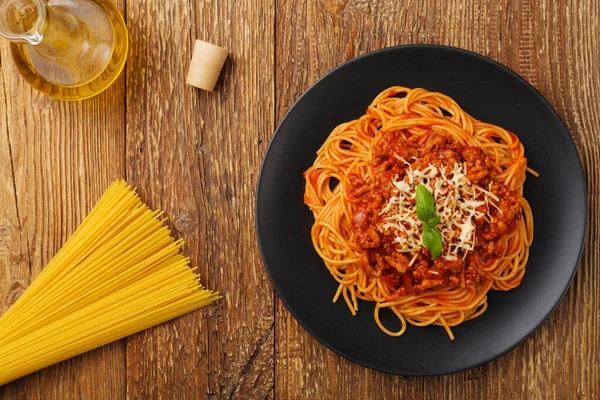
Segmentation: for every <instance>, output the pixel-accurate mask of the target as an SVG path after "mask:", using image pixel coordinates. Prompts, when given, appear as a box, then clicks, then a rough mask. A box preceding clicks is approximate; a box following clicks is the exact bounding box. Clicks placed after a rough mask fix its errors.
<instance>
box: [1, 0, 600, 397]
mask: <svg viewBox="0 0 600 400" xmlns="http://www.w3.org/2000/svg"><path fill="white" fill-rule="evenodd" d="M118 5H119V7H120V9H121V10H122V11H123V13H124V15H125V18H126V21H127V24H128V26H129V31H130V35H131V49H130V55H129V59H128V63H127V66H126V70H125V73H124V74H123V75H122V76H121V77H120V79H119V80H117V82H116V83H115V84H114V85H113V86H112V87H111V88H110V89H109V90H108V91H106V92H105V93H103V94H101V95H99V96H97V97H95V98H93V99H90V100H86V101H82V102H76V103H65V102H59V101H55V100H52V99H49V98H46V97H44V96H41V95H39V94H38V93H36V92H35V91H33V90H32V89H30V88H29V87H28V86H27V85H26V84H25V83H24V81H23V80H22V79H21V77H20V76H19V75H18V73H17V71H16V69H15V67H14V65H13V63H12V60H11V57H10V53H9V50H8V46H7V44H6V42H5V41H2V45H1V47H0V50H1V53H0V63H1V64H0V97H2V101H0V312H3V311H5V310H6V309H7V308H8V307H9V306H10V304H12V302H14V300H15V299H16V298H17V297H18V296H19V294H20V293H21V292H22V291H23V290H24V289H25V288H26V287H27V285H28V284H29V283H30V282H31V280H32V279H33V278H34V277H35V276H36V275H37V274H38V273H39V272H40V271H41V269H42V268H43V266H44V265H45V264H46V263H47V262H48V261H49V259H50V258H51V257H52V255H53V254H54V253H55V252H56V251H57V250H58V248H59V247H60V245H61V244H62V243H63V242H64V241H65V240H66V239H67V237H68V236H69V234H70V233H71V232H72V231H73V230H74V229H75V228H76V226H77V225H78V224H79V222H81V220H82V219H83V217H84V216H85V215H86V213H87V212H88V211H89V210H90V209H91V207H92V206H93V204H94V202H95V201H96V200H97V198H98V197H99V196H100V195H101V193H102V191H103V190H104V189H105V188H106V187H107V185H108V183H109V182H110V181H112V180H113V179H115V178H117V177H125V178H126V179H127V180H128V181H129V182H131V183H132V184H134V185H135V186H137V187H138V188H139V190H140V193H141V194H142V197H143V198H144V199H145V200H146V201H147V202H148V203H149V204H150V205H151V206H153V207H157V208H158V207H160V208H163V209H165V210H166V212H167V214H168V215H169V216H170V218H171V225H172V227H173V228H174V232H175V234H176V235H177V236H179V237H183V238H184V239H185V240H186V242H187V245H186V250H187V252H188V253H189V254H190V256H191V257H192V259H193V261H194V262H195V263H197V264H198V265H199V266H200V270H201V272H202V275H203V280H204V283H205V284H207V285H208V286H209V287H211V288H215V289H218V290H220V291H221V292H223V293H224V294H225V299H223V300H222V301H220V302H219V303H217V304H215V305H214V306H211V307H209V308H208V309H204V310H201V311H199V312H196V313H192V314H190V315H187V316H185V317H182V318H180V319H177V320H175V321H173V322H169V323H167V324H164V325H162V326H159V327H156V328H153V329H150V330H148V331H146V332H142V333H140V334H137V335H134V336H133V337H130V338H128V339H127V340H121V341H119V342H116V343H113V344H110V345H108V346H105V347H103V348H101V349H97V350H95V351H92V352H90V353H87V354H83V355H81V356H79V357H75V358H73V359H71V360H68V361H65V362H62V363H60V364H58V365H56V366H52V367H49V368H47V369H45V370H43V371H40V372H37V373H34V374H32V375H30V376H27V377H24V378H22V379H19V380H17V381H15V382H12V383H10V384H8V385H5V386H4V387H0V398H6V399H13V398H22V399H38V398H39V399H71V398H83V399H92V398H98V399H118V398H125V397H129V398H175V399H184V398H190V399H191V398H214V399H220V398H261V399H262V398H310V399H315V398H332V399H334V398H335V399H338V398H339V399H345V398H352V399H353V398H356V399H363V398H364V399H368V398H373V399H376V398H427V399H429V398H431V399H438V398H450V399H482V398H499V399H519V398H531V399H535V398H540V399H542V398H543V399H545V398H558V399H566V398H568V399H590V400H591V399H598V398H600V365H599V364H600V358H599V352H600V311H599V310H600V283H599V282H600V245H599V243H600V215H599V214H600V203H599V199H600V134H599V133H598V130H599V127H600V106H599V105H600V83H599V82H600V81H599V80H598V76H599V75H600V3H599V2H598V0H587V1H585V0H581V1H572V0H554V1H551V0H540V1H537V0H500V1H492V2H480V1H476V0H462V1H460V0H421V1H416V0H414V1H411V0H408V1H403V2H400V1H398V2H394V1H377V0H355V1H353V0H321V1H306V0H288V1H284V0H271V1H267V0H237V1H226V0H218V1H217V0H212V1H200V0H193V1H189V0H170V1H159V0H146V1H126V0H119V2H118ZM196 38H200V39H204V40H207V41H209V42H213V43H215V44H217V45H220V46H223V47H226V48H228V49H229V50H230V54H231V57H230V59H229V60H228V61H227V63H226V65H225V69H224V72H223V74H222V77H221V81H220V82H219V83H218V85H217V88H216V90H215V92H214V93H212V94H211V93H206V92H201V91H198V90H196V89H193V88H191V87H189V86H187V85H186V84H185V83H184V79H185V72H186V69H187V64H188V62H189V59H190V58H191V49H192V48H193V40H194V39H196ZM404 43H438V44H447V45H452V46H457V47H462V48H466V49H469V50H473V51H476V52H478V53H481V54H484V55H487V56H489V57H491V58H493V59H495V60H498V61H500V62H501V63H503V64H505V65H507V66H509V67H510V68H512V69H513V70H515V71H517V72H518V73H520V74H521V75H522V76H524V77H525V78H526V79H527V80H529V82H531V83H532V84H533V85H534V86H535V87H536V88H538V89H539V90H540V91H541V92H542V94H543V95H544V96H546V98H547V99H548V100H549V101H550V102H551V103H552V105H553V106H554V107H555V109H556V110H557V111H558V113H559V114H560V115H561V117H562V118H563V120H564V121H565V122H566V124H567V126H568V128H569V130H570V131H571V133H572V135H573V138H574V140H575V143H576V145H577V148H578V150H579V154H580V156H581V159H582V161H583V164H584V167H585V169H586V172H587V182H588V189H589V205H590V215H589V232H588V238H587V244H586V250H585V253H584V256H583V260H582V263H581V267H580V269H579V272H578V274H577V276H576V277H575V281H574V283H573V285H572V286H571V288H570V290H569V291H568V293H567V295H566V297H565V299H564V300H563V302H562V303H561V304H560V305H559V306H558V308H557V309H556V311H555V312H554V313H553V314H552V316H551V318H550V319H549V321H548V322H547V323H546V324H544V325H543V327H542V328H541V329H540V330H539V331H538V332H537V333H535V334H534V335H533V336H532V337H531V338H530V339H529V340H527V341H526V342H525V343H524V344H522V345H521V346H519V347H518V348H517V349H515V350H514V351H512V352H510V353H509V354H507V355H505V356H504V357H502V358H500V359H498V360H496V361H494V362H492V363H490V364H488V365H485V366H483V367H479V368H475V369H473V370H470V371H466V372H463V373H458V374H454V375H448V376H443V377H432V378H415V377H402V376H394V375H389V374H383V373H378V372H375V371H372V370H368V369H365V368H362V367H359V366H357V365H355V364H353V363H351V362H349V361H347V360H345V359H343V358H340V357H339V356H337V355H336V354H334V353H333V352H331V351H329V350H327V349H326V348H324V347H323V346H322V345H320V344H319V343H318V342H317V341H316V340H315V339H313V338H312V337H311V336H310V335H308V334H307V333H306V332H305V331H304V330H303V328H301V327H300V326H299V325H298V323H297V322H296V321H295V320H294V319H293V318H292V317H291V316H290V314H289V313H288V312H287V310H286V309H285V307H284V306H283V304H282V303H281V302H280V301H279V300H278V299H277V297H276V296H275V294H274V292H273V289H272V286H271V285H270V283H269V282H268V279H267V277H266V274H265V272H264V269H263V266H262V262H261V260H260V256H259V254H258V248H257V244H256V239H255V236H254V226H253V222H252V221H253V197H254V188H255V184H256V179H257V176H258V169H259V166H260V162H261V159H262V156H263V155H264V152H265V150H266V147H267V145H268V141H269V139H270V137H271V135H272V133H273V131H274V128H275V125H276V123H277V122H278V121H279V120H280V119H281V118H282V117H283V115H284V113H285V112H286V110H287V109H288V108H289V107H290V105H291V104H292V103H293V102H294V100H295V99H297V98H298V96H300V94H302V92H304V91H305V90H306V89H307V88H308V87H309V86H310V85H311V84H312V83H313V82H315V81H316V80H317V79H318V78H319V77H320V76H321V75H323V74H324V73H325V72H327V71H329V70H330V69H331V68H333V67H335V66H336V65H338V64H340V63H342V62H343V61H346V60H349V59H351V58H353V57H356V56H357V55H360V54H364V53H366V52H369V51H372V50H375V49H379V48H382V47H386V46H391V45H397V44H404Z"/></svg>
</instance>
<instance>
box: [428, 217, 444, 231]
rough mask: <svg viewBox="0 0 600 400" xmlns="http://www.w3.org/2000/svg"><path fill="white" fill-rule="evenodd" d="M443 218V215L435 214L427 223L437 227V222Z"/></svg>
mask: <svg viewBox="0 0 600 400" xmlns="http://www.w3.org/2000/svg"><path fill="white" fill-rule="evenodd" d="M441 220H442V217H440V216H439V215H438V216H435V217H431V218H429V219H428V220H427V225H429V226H430V227H432V228H435V227H436V226H437V224H439V223H440V221H441Z"/></svg>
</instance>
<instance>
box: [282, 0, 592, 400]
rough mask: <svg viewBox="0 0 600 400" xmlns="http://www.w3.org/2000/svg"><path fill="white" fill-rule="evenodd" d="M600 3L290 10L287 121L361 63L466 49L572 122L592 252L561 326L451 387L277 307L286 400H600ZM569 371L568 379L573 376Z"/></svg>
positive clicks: (375, 4)
mask: <svg viewBox="0 0 600 400" xmlns="http://www.w3.org/2000/svg"><path fill="white" fill-rule="evenodd" d="M599 15H600V12H599V9H598V3H597V2H587V3H586V2H581V3H576V2H563V1H554V2H551V1H541V2H537V1H532V0H525V1H507V0H504V1H500V2H490V3H489V4H486V5H484V4H481V3H480V2H476V1H458V0H457V1H441V0H440V1H438V0H429V1H420V2H415V1H413V2H411V1H409V2H379V1H375V0H373V1H368V0H365V1H344V0H338V1H336V0H321V1H320V2H304V1H301V0H296V1H279V2H278V7H277V35H276V60H277V68H276V76H275V91H276V94H277V97H276V100H277V101H276V112H277V119H278V120H279V119H281V118H282V117H283V115H284V114H285V112H286V111H287V109H288V108H289V106H290V105H291V104H292V103H293V101H294V100H295V99H296V98H297V97H298V96H299V95H300V94H301V93H302V92H304V91H305V90H306V89H307V88H308V87H309V86H310V85H311V84H312V83H314V81H315V80H317V79H318V78H319V77H320V76H322V75H323V74H324V73H326V72H327V71H329V70H330V69H332V68H333V67H335V66H337V65H338V64H340V63H342V62H343V61H346V60H349V59H351V58H353V57H355V56H357V55H359V54H363V53H366V52H368V51H372V50H376V49H379V48H382V47H387V46H391V45H397V44H404V43H435V44H447V45H452V46H457V47H461V48H465V49H469V50H473V51H476V52H478V53H481V54H484V55H487V56H489V57H491V58H493V59H496V60H498V61H500V62H501V63H503V64H505V65H508V66H509V67H510V68H512V69H513V70H515V71H517V72H518V73H520V74H521V75H522V76H524V77H525V78H526V79H527V80H529V82H530V83H532V84H533V85H534V86H536V87H537V88H538V89H539V90H540V91H541V92H542V94H544V95H545V96H546V97H547V98H548V99H549V100H550V101H551V103H552V104H553V105H554V107H555V108H556V109H557V111H558V112H559V114H560V115H561V117H562V118H563V119H564V120H565V121H566V123H567V125H568V127H569V129H570V131H571V132H572V134H573V137H574V139H575V141H576V143H577V146H578V150H579V152H580V155H581V158H582V161H583V164H584V167H585V168H586V171H587V174H588V186H589V201H590V217H589V235H588V240H587V247H586V248H587V250H586V253H585V254H584V258H583V262H582V264H581V268H580V270H579V273H578V274H577V276H576V279H575V282H574V284H573V286H572V287H571V289H570V290H569V292H568V294H567V296H566V297H565V299H564V301H563V302H562V303H561V304H560V306H559V307H558V309H557V310H556V311H555V312H554V314H553V315H552V317H551V318H550V320H549V321H548V322H547V323H546V324H545V325H544V326H543V327H542V329H540V330H539V331H538V332H537V333H536V334H535V335H534V336H533V337H532V338H530V339H529V340H527V341H526V342H525V343H524V344H523V345H521V346H519V347H518V348H517V349H516V350H514V351H512V352H511V353H509V354H507V355H506V356H504V357H502V358H500V359H499V360H496V361H494V362H492V363H490V364H488V365H485V366H483V367H480V368H475V369H473V370H470V371H466V372H463V373H458V374H454V375H449V376H443V377H433V378H414V377H401V376H393V375H386V374H382V373H378V372H375V371H372V370H368V369H365V368H362V367H359V366H357V365H355V364H352V363H351V362H349V361H347V360H345V359H343V358H341V357H339V356H337V355H336V354H334V353H333V352H331V351H329V350H327V349H326V348H324V347H323V346H321V345H320V344H319V343H318V342H317V341H316V340H315V339H313V338H312V337H310V335H308V334H307V333H306V332H305V331H304V330H303V329H302V328H301V327H299V325H298V323H297V322H296V321H295V320H294V319H293V318H292V317H291V316H290V314H289V313H288V311H287V310H286V309H285V306H284V305H283V304H282V303H281V302H280V301H277V311H276V319H275V320H276V325H275V329H276V337H277V341H276V369H275V370H276V385H275V387H276V397H278V398H279V397H281V398H300V397H306V398H317V397H320V398H323V397H327V398H432V399H436V398H453V399H480V398H582V399H583V398H598V397H599V396H600V392H599V390H600V389H599V381H600V378H599V376H600V375H599V373H600V370H599V362H600V360H599V358H598V352H599V350H600V349H599V337H600V320H599V316H598V308H599V300H598V299H599V298H600V290H599V289H598V285H597V284H595V283H597V282H598V279H599V278H600V277H599V272H600V271H599V268H600V265H599V264H600V260H599V259H598V258H599V254H598V253H599V249H598V239H599V237H598V235H599V230H600V222H599V221H598V211H599V205H598V197H599V194H600V193H599V187H598V180H599V178H600V172H599V170H598V160H599V156H600V146H599V139H598V135H597V134H596V131H597V128H595V127H596V126H597V123H598V110H599V108H598V104H599V102H600V90H599V86H598V81H597V79H596V76H597V73H593V74H590V71H596V72H598V71H599V70H598V65H599V63H600V53H599V51H598V48H599V44H600V40H599V37H600V35H599V33H600V32H598V26H599V23H600V21H598V17H599ZM565 371H568V372H567V374H566V376H565Z"/></svg>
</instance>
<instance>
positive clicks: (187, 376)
mask: <svg viewBox="0 0 600 400" xmlns="http://www.w3.org/2000/svg"><path fill="white" fill-rule="evenodd" d="M273 19H274V8H273V3H272V2H267V1H264V0H242V1H237V2H217V1H204V2H188V1H185V0H176V1H171V2H158V1H149V2H130V3H128V7H127V20H128V21H129V22H130V23H129V27H130V30H131V33H132V35H131V36H132V47H131V50H132V57H131V58H130V61H129V63H128V66H127V80H128V86H127V114H128V117H127V121H128V124H127V163H128V164H127V165H128V169H127V178H128V180H129V181H130V182H131V183H133V184H135V185H136V186H138V187H139V188H140V192H141V194H142V197H143V199H144V200H146V201H147V202H148V203H149V204H151V205H152V206H154V207H160V208H163V209H165V210H166V214H167V215H168V216H169V217H170V218H171V226H172V227H173V228H174V234H175V235H176V236H178V237H182V238H184V239H185V240H186V243H187V245H186V253H187V254H189V255H190V256H191V258H192V261H193V262H194V263H196V264H197V265H198V266H199V270H200V272H201V274H202V277H203V279H202V281H203V283H205V284H206V285H207V286H208V287H210V288H212V289H216V290H219V291H221V292H222V293H223V295H224V296H225V298H224V299H223V300H221V301H219V302H218V303H216V304H215V305H214V306H212V307H210V308H209V309H204V310H200V311H198V312H196V313H192V314H190V315H187V316H184V317H182V318H180V319H178V320H176V321H173V322H170V323H167V324H164V325H162V326H159V327H156V328H154V329H150V330H148V331H146V332H143V333H140V334H138V335H136V336H134V337H132V338H130V339H128V344H127V365H128V368H127V384H128V389H127V393H128V395H129V396H131V397H134V398H140V397H141V398H146V397H161V396H163V397H175V398H204V397H207V398H222V397H227V398H231V397H244V396H248V397H252V398H264V397H266V396H268V395H269V393H270V392H271V390H272V387H273V376H274V373H273V368H274V366H273V357H274V354H273V352H274V336H273V295H272V290H271V289H270V287H269V285H268V283H267V282H268V281H267V278H266V274H265V272H264V269H263V268H262V265H261V262H260V258H259V255H258V249H257V246H256V240H255V235H254V228H253V224H252V222H251V221H252V220H253V208H254V207H253V201H254V188H255V184H256V179H257V175H258V168H259V164H260V161H261V158H262V154H263V152H264V149H265V147H266V142H265V141H263V139H265V136H263V135H266V134H267V133H268V132H272V131H273V128H274V126H273V125H274V124H273V79H272V73H271V72H270V71H271V69H272V67H273V64H274V61H273V56H274V49H273V26H272V23H273ZM196 38H198V39H202V40H205V41H208V42H212V43H215V44H217V45H220V46H223V47H226V48H228V49H229V50H230V54H231V56H230V58H229V60H228V61H227V63H226V66H225V69H224V73H223V74H222V79H221V81H220V82H219V83H218V84H217V87H216V89H215V92H213V93H207V92H202V91H199V90H197V89H194V88H192V87H190V86H188V85H186V84H185V75H186V72H187V67H188V64H189V60H190V59H191V50H192V48H193V41H194V40H195V39H196Z"/></svg>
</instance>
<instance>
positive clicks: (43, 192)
mask: <svg viewBox="0 0 600 400" xmlns="http://www.w3.org/2000/svg"><path fill="white" fill-rule="evenodd" d="M117 4H118V5H119V6H120V7H121V9H123V8H124V3H123V2H120V3H117ZM0 51H1V52H0V60H1V61H2V64H1V65H2V69H1V70H0V92H1V93H2V101H1V102H0V110H1V111H2V112H1V113H0V119H1V121H2V122H0V127H1V135H0V137H1V139H0V157H1V158H0V174H1V175H0V180H1V181H2V189H0V232H1V233H0V238H1V239H0V249H1V250H0V271H2V272H0V299H1V300H0V311H4V310H5V309H7V308H8V306H9V305H10V304H12V303H13V302H14V301H15V300H16V299H17V297H18V295H19V294H20V293H22V291H23V290H24V289H25V288H26V287H27V286H28V285H29V283H30V282H31V280H32V279H33V278H34V277H35V276H37V274H39V272H40V271H41V270H42V268H43V267H44V265H46V264H47V263H48V261H50V259H51V258H52V256H53V255H54V254H55V253H56V252H57V251H58V249H59V248H60V246H61V245H62V244H63V243H64V242H65V241H66V240H67V239H68V237H69V235H70V234H71V233H72V232H73V231H74V230H75V229H76V228H77V226H78V225H79V223H80V222H81V221H82V220H83V218H84V217H85V215H86V214H87V213H88V212H89V210H91V208H92V207H93V206H94V204H95V203H96V201H97V200H98V198H99V197H100V196H101V195H102V193H103V192H104V190H105V189H106V187H107V186H108V184H109V183H110V182H111V181H112V180H114V179H116V178H118V177H122V176H123V175H124V173H125V162H124V161H125V153H124V151H125V147H124V138H125V105H124V101H123V99H124V92H125V79H124V77H121V78H120V79H118V80H117V82H115V84H114V85H112V86H111V87H110V88H109V89H108V90H107V91H106V92H105V93H102V94H101V95H99V96H97V97H95V98H93V99H90V100H87V101H83V102H73V103H69V102H61V101H57V100H53V99H50V98H48V97H45V96H42V95H40V94H39V93H37V92H36V91H35V90H33V89H31V88H30V87H29V86H28V85H27V84H26V83H25V81H24V80H23V79H22V78H21V76H20V75H19V73H18V72H17V70H16V68H15V66H14V64H13V62H12V57H11V55H10V50H9V48H8V45H7V42H6V41H5V40H4V39H3V40H2V42H1V47H0ZM11 188H12V189H11ZM2 254H3V255H4V256H2ZM6 256H8V258H7V257H6ZM3 273H4V274H3ZM99 376H101V377H103V380H98V379H97V377H99ZM125 388H126V387H125V348H124V342H123V341H121V342H117V343H113V344H109V345H107V346H104V347H103V348H100V349H96V350H94V351H91V352H89V353H85V354H82V355H81V356H78V357H75V358H72V359H70V360H67V361H65V362H62V363H59V364H57V365H55V366H52V367H49V368H46V369H44V370H42V371H40V372H38V373H34V374H31V375H29V376H26V377H24V378H21V379H19V380H17V381H15V382H12V383H9V384H8V385H5V386H3V387H0V398H9V399H10V398H23V399H35V398H55V399H67V398H92V397H93V398H106V399H110V398H114V396H117V397H121V396H122V395H124V394H125Z"/></svg>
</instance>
